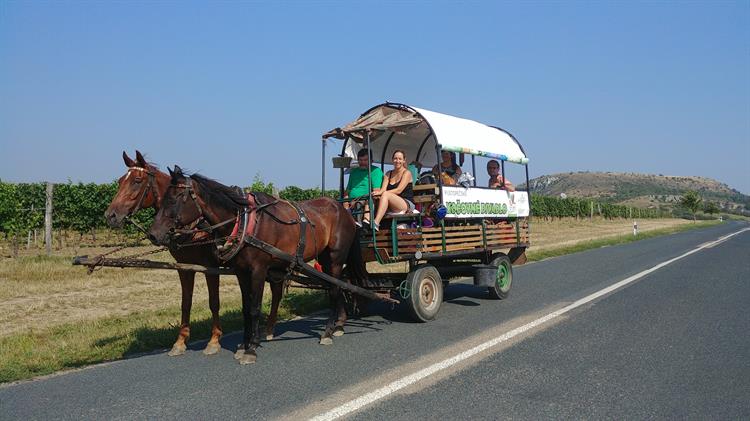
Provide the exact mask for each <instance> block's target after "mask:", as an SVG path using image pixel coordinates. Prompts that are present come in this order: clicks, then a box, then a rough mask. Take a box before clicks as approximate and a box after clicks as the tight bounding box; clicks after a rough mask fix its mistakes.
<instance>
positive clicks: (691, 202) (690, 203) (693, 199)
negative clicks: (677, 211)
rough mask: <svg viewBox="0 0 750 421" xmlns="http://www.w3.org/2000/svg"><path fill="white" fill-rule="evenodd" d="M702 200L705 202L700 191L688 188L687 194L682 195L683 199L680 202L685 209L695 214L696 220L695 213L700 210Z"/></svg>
mask: <svg viewBox="0 0 750 421" xmlns="http://www.w3.org/2000/svg"><path fill="white" fill-rule="evenodd" d="M701 202H703V199H701V197H700V195H698V192H696V191H694V190H688V191H687V192H686V193H685V194H683V195H682V199H680V204H681V205H682V207H684V208H685V209H687V210H689V211H690V212H691V213H692V214H693V221H695V214H696V213H697V212H698V209H700V208H701Z"/></svg>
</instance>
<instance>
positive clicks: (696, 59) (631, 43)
mask: <svg viewBox="0 0 750 421" xmlns="http://www.w3.org/2000/svg"><path fill="white" fill-rule="evenodd" d="M386 100H389V101H395V102H403V103H407V104H410V105H414V106H418V107H422V108H427V109H431V110H435V111H440V112H443V113H447V114H453V115H457V116H461V117H466V118H471V119H474V120H478V121H481V122H484V123H488V124H492V125H499V126H501V127H503V128H506V129H507V130H509V131H510V132H511V133H513V134H514V135H515V136H516V137H517V138H518V139H519V140H520V141H521V143H522V144H523V145H524V147H525V148H526V151H527V153H528V154H529V157H530V159H531V162H530V172H531V176H532V177H534V176H539V175H542V174H550V173H555V172H567V171H585V170H589V171H617V172H642V173H652V174H659V173H661V174H665V175H666V174H669V175H699V176H706V177H711V178H715V179H717V180H719V181H722V182H725V183H727V184H729V186H730V187H733V188H736V189H738V190H740V191H742V192H744V193H746V194H747V193H750V175H749V174H748V167H750V165H749V162H750V1H747V0H745V1H737V2H721V1H719V2H717V1H711V2H673V1H669V2H523V3H515V2H514V3H510V2H462V3H453V2H404V3H402V2H273V3H270V2H269V3H266V2H263V3H253V2H222V3H218V2H210V3H208V2H206V3H204V2H196V3H192V2H190V3H189V2H182V1H180V2H145V1H144V2H136V1H126V2H41V1H34V2H32V1H25V2H9V1H7V0H3V1H0V157H2V164H1V165H0V179H2V180H3V181H11V182H33V181H42V180H50V181H61V182H64V181H66V180H68V179H70V180H72V181H74V182H75V181H84V182H89V181H93V182H107V181H112V180H114V179H116V178H117V177H119V176H120V175H122V173H123V171H124V168H123V166H122V162H121V158H120V154H121V153H122V150H127V151H128V152H129V153H131V154H132V153H133V150H134V149H136V148H138V149H140V150H141V151H143V152H146V153H147V154H148V156H149V158H150V159H151V160H153V161H155V162H157V163H158V164H160V165H161V167H162V168H165V167H166V166H167V165H170V166H171V165H173V164H174V163H178V164H179V165H181V166H183V167H184V168H189V169H191V170H194V171H200V172H202V173H203V174H205V175H208V176H210V177H213V178H216V179H218V180H219V181H222V182H225V183H227V184H239V185H249V184H250V183H251V181H252V179H253V177H254V176H255V174H260V175H261V176H262V178H263V179H264V180H266V181H272V182H274V183H275V184H276V185H278V186H286V185H289V184H294V185H299V186H302V187H312V186H317V185H319V184H320V135H321V134H322V133H323V132H325V131H327V130H328V129H331V128H333V127H337V126H340V125H343V124H344V123H347V122H349V121H351V120H353V119H354V118H355V117H357V116H358V115H359V114H360V113H361V112H363V111H365V110H366V109H367V108H369V107H370V106H372V105H375V104H378V103H381V102H384V101H386ZM329 162H330V161H329ZM329 173H331V177H330V178H329V180H330V181H327V187H334V185H335V184H336V182H335V181H334V180H335V177H334V176H333V174H332V171H329Z"/></svg>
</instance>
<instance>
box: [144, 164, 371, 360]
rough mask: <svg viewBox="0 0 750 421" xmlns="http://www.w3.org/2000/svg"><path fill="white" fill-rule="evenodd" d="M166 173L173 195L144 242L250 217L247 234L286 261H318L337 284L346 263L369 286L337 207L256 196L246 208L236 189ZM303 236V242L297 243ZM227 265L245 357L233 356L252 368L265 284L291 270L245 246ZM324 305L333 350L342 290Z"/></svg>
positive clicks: (352, 234) (342, 315) (342, 318)
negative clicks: (237, 293)
mask: <svg viewBox="0 0 750 421" xmlns="http://www.w3.org/2000/svg"><path fill="white" fill-rule="evenodd" d="M170 174H171V176H172V179H171V184H170V188H169V189H167V192H166V194H165V195H164V196H163V204H162V205H163V206H162V207H161V209H160V210H159V212H158V213H157V214H156V218H155V220H154V224H153V225H152V226H151V229H150V230H149V238H150V239H151V240H152V241H153V242H154V243H157V244H165V245H166V244H170V243H171V242H172V241H173V240H174V236H175V235H178V234H180V233H182V232H183V230H182V228H184V227H189V226H192V225H194V223H195V221H197V220H201V218H204V219H205V220H207V221H208V223H210V224H213V226H216V225H218V224H221V223H223V222H227V221H234V220H235V219H236V218H237V217H238V215H240V216H242V214H243V213H248V214H249V215H250V218H251V219H252V218H255V220H256V221H257V222H256V223H255V225H254V230H253V231H252V237H254V238H255V239H258V240H261V241H264V242H266V243H268V244H270V245H272V246H274V247H276V248H278V249H280V250H282V251H284V252H286V253H288V254H289V255H292V256H294V255H301V256H302V258H303V260H304V261H305V262H307V261H310V260H312V259H313V258H315V259H317V260H318V262H320V264H321V265H322V267H323V270H324V271H325V272H326V273H328V274H330V275H331V276H333V277H335V278H341V274H342V270H343V268H344V264H345V263H346V264H347V269H348V271H349V272H350V275H351V277H353V278H354V277H356V278H357V279H358V280H360V281H364V280H365V279H366V270H365V268H364V262H363V261H362V256H361V254H360V250H359V242H358V241H357V239H356V225H355V224H354V219H353V218H352V216H351V214H350V213H349V212H347V211H346V210H345V209H344V207H343V206H342V205H341V204H340V203H338V202H337V201H335V200H333V199H331V198H327V197H323V198H319V199H313V200H307V201H303V202H299V203H293V202H287V201H283V200H278V199H275V198H273V197H271V196H269V195H265V194H263V193H254V195H253V196H252V199H253V201H250V200H248V198H246V197H245V196H244V195H241V194H239V193H238V192H237V191H236V190H235V189H232V188H229V187H227V186H224V185H222V184H220V183H218V182H216V181H214V180H211V179H208V178H205V177H203V176H201V175H198V174H193V175H191V176H187V175H184V174H183V173H182V170H181V169H180V168H179V167H177V166H175V170H174V171H171V170H170ZM303 228H304V229H305V231H302V230H303ZM211 231H212V232H213V233H214V234H215V235H219V236H224V237H226V236H229V235H230V232H231V231H232V224H226V225H222V226H220V227H216V228H215V229H212V230H211ZM303 233H304V238H305V239H306V241H304V242H303V241H301V240H300V239H301V238H302V237H303ZM228 263H229V264H230V265H231V266H232V267H233V268H234V271H235V273H236V275H237V279H238V281H239V284H240V290H241V291H242V314H243V319H244V336H243V348H244V352H241V351H238V353H237V354H235V357H236V358H237V359H239V360H240V363H241V364H251V363H254V362H255V361H256V358H257V353H256V349H257V348H258V346H259V345H260V333H259V316H260V308H261V302H262V298H263V286H264V283H265V281H266V279H267V278H270V279H274V278H278V277H283V276H284V275H285V274H286V270H287V268H288V267H289V263H288V262H286V261H283V260H280V259H278V258H275V257H273V256H272V255H271V254H268V253H267V252H265V251H262V250H261V249H259V248H256V247H252V246H247V245H246V246H244V247H243V248H241V249H239V251H238V252H237V254H236V255H235V256H234V257H233V258H231V260H229V262H228ZM329 298H330V300H331V301H330V302H331V313H330V317H329V319H328V322H327V324H326V329H325V332H324V334H323V335H322V337H321V340H320V343H321V344H325V345H327V344H331V343H333V341H332V336H340V335H342V334H343V333H344V329H343V326H344V323H345V322H346V309H345V306H344V298H343V294H342V293H341V292H340V291H339V288H331V289H329Z"/></svg>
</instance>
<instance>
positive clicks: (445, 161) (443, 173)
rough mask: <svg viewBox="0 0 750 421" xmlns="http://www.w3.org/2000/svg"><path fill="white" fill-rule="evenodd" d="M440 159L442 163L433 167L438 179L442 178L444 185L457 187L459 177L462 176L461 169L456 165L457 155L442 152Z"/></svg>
mask: <svg viewBox="0 0 750 421" xmlns="http://www.w3.org/2000/svg"><path fill="white" fill-rule="evenodd" d="M440 158H441V159H442V162H440V163H438V164H437V165H435V166H434V167H432V172H433V174H435V176H437V177H441V178H442V180H443V184H444V185H455V184H456V182H457V180H458V176H460V175H461V172H462V171H461V167H459V166H458V164H456V153H455V152H449V151H442V152H441V154H440ZM449 177H450V178H449Z"/></svg>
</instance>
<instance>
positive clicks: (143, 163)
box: [135, 149, 148, 168]
mask: <svg viewBox="0 0 750 421" xmlns="http://www.w3.org/2000/svg"><path fill="white" fill-rule="evenodd" d="M135 161H136V162H137V163H138V166H139V167H141V168H146V167H147V166H148V164H147V163H146V159H145V158H143V155H142V154H141V151H139V150H138V149H136V150H135Z"/></svg>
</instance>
